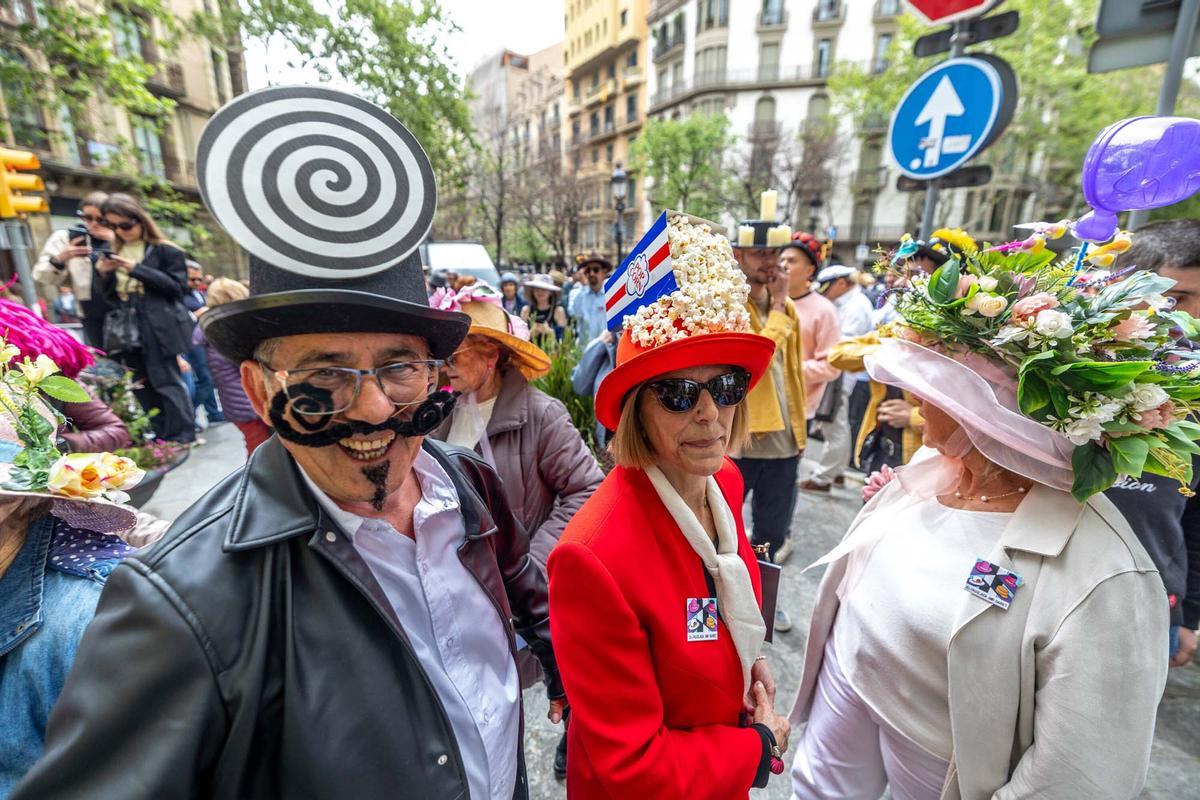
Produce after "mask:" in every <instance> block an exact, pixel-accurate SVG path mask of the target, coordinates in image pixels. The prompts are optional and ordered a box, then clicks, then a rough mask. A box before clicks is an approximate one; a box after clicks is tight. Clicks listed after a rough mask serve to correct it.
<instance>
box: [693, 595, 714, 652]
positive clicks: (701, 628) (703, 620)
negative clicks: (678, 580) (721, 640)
mask: <svg viewBox="0 0 1200 800" xmlns="http://www.w3.org/2000/svg"><path fill="white" fill-rule="evenodd" d="M716 638H717V598H715V597H689V598H688V601H687V640H688V641H689V642H705V641H710V640H712V639H716Z"/></svg>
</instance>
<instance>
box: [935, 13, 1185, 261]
mask: <svg viewBox="0 0 1200 800" xmlns="http://www.w3.org/2000/svg"><path fill="white" fill-rule="evenodd" d="M1190 2H1198V3H1200V0H1190ZM970 35H971V34H970V21H969V20H959V21H958V22H956V23H954V33H953V34H951V36H950V58H958V57H959V56H961V55H962V54H963V53H965V52H966V50H967V40H968V39H969V38H970ZM939 193H940V192H939V188H938V179H937V178H934V179H933V180H931V181H929V188H927V189H926V190H925V209H924V210H923V211H922V212H921V229H920V232H919V234H918V238H919V239H922V240H925V241H928V240H929V236H930V234H931V233H933V215H934V213H935V212H936V211H937V201H938V194H939Z"/></svg>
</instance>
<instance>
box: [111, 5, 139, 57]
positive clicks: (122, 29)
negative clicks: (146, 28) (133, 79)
mask: <svg viewBox="0 0 1200 800" xmlns="http://www.w3.org/2000/svg"><path fill="white" fill-rule="evenodd" d="M109 17H110V18H111V19H112V26H113V44H114V45H115V47H116V51H117V55H118V56H119V57H120V58H135V57H136V58H141V57H142V53H143V47H142V29H141V28H140V27H139V25H138V20H137V17H135V16H133V15H132V14H127V13H125V12H124V11H111V12H109Z"/></svg>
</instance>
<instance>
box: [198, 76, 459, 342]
mask: <svg viewBox="0 0 1200 800" xmlns="http://www.w3.org/2000/svg"><path fill="white" fill-rule="evenodd" d="M196 173H197V177H198V178H199V183H200V192H201V195H202V196H203V198H204V202H205V205H207V206H208V209H209V211H210V212H211V213H212V215H213V217H215V218H216V220H217V221H218V222H219V223H220V224H221V226H222V227H224V228H225V230H226V231H227V232H228V233H229V235H230V236H231V237H232V238H233V240H234V241H236V242H237V243H238V244H239V245H241V246H242V247H243V248H245V249H246V251H247V252H248V253H249V254H250V293H251V296H250V297H249V298H248V299H246V300H242V301H239V302H236V303H229V304H227V305H223V306H218V307H217V308H214V309H213V310H212V311H210V312H209V313H207V314H205V315H204V317H203V322H204V332H205V335H206V337H207V338H208V340H209V341H210V342H212V344H213V345H214V346H215V347H216V348H217V349H218V350H219V351H221V353H222V354H224V355H225V356H227V357H229V358H230V359H231V360H233V361H235V363H236V362H240V361H242V360H245V359H247V358H249V357H250V356H251V354H252V353H253V352H254V348H255V347H256V346H257V345H258V343H259V342H261V341H263V340H265V339H269V338H274V337H277V336H287V335H294V334H300V333H373V332H385V333H390V332H394V333H410V334H417V335H421V336H423V337H425V338H426V339H427V340H428V341H429V344H430V350H431V355H433V356H434V357H435V358H444V357H445V356H448V355H449V354H450V353H452V352H453V351H454V348H455V347H457V346H458V342H459V341H461V339H462V337H463V336H465V335H466V330H467V327H468V326H469V320H468V319H467V317H465V316H464V315H461V314H455V313H449V312H444V311H436V310H434V309H431V308H429V305H428V302H427V299H426V294H425V282H424V278H423V277H422V274H421V263H420V258H419V256H418V254H417V246H418V245H419V244H420V243H421V242H422V240H424V238H425V237H426V235H427V234H428V233H429V228H430V225H432V223H433V215H434V211H435V210H436V208H437V186H436V183H435V181H434V177H433V169H432V167H431V166H430V164H429V159H428V158H427V157H426V155H425V151H424V150H423V149H422V148H421V145H420V143H419V142H417V140H416V138H415V137H413V135H412V134H411V133H410V132H409V131H408V129H407V128H405V127H404V126H403V125H401V124H400V122H399V121H398V120H397V119H396V118H394V117H393V116H391V115H390V114H388V113H387V112H386V111H384V110H383V109H381V108H379V107H377V106H375V105H373V104H371V103H369V102H367V101H365V100H363V99H362V98H359V97H355V96H354V95H351V94H347V93H345V92H340V91H336V90H333V89H327V88H322V87H316V86H285V87H273V88H270V89H263V90H261V91H257V92H252V93H250V94H246V95H242V96H241V97H238V98H236V99H235V100H233V101H232V102H230V103H228V104H227V105H225V106H224V107H222V108H221V109H220V110H219V111H218V112H217V113H216V114H215V115H214V116H213V117H212V119H211V120H209V122H208V124H207V125H206V126H205V128H204V132H203V134H202V135H201V137H200V143H199V146H198V148H197V156H196Z"/></svg>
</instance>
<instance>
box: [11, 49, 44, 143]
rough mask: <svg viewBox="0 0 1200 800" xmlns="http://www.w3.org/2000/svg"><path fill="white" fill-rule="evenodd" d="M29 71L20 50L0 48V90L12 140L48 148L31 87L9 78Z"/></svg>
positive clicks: (21, 81) (27, 63)
mask: <svg viewBox="0 0 1200 800" xmlns="http://www.w3.org/2000/svg"><path fill="white" fill-rule="evenodd" d="M28 72H29V62H28V61H27V60H26V59H25V57H24V56H22V55H21V54H20V53H16V52H13V51H12V50H4V49H0V76H4V77H0V89H2V90H3V91H4V103H5V105H7V106H8V122H9V124H10V125H11V126H12V136H13V142H15V143H16V144H18V145H21V146H23V147H30V148H34V149H37V150H46V149H49V142H48V141H47V139H46V130H45V128H44V127H43V125H42V115H41V112H40V111H39V110H38V109H39V106H38V101H37V97H36V96H35V95H34V93H33V89H32V87H31V86H30V85H29V84H28V83H26V82H25V81H23V80H20V79H19V78H17V79H16V80H12V79H11V78H9V77H8V75H10V74H11V76H12V77H16V76H17V75H19V74H23V73H28Z"/></svg>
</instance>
